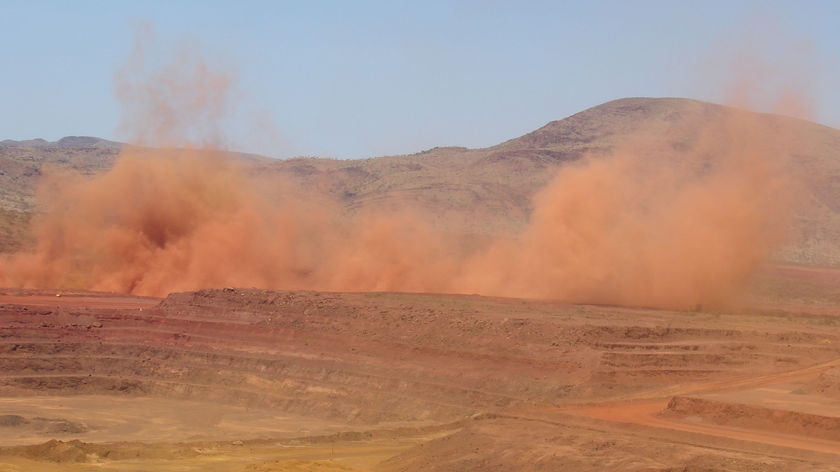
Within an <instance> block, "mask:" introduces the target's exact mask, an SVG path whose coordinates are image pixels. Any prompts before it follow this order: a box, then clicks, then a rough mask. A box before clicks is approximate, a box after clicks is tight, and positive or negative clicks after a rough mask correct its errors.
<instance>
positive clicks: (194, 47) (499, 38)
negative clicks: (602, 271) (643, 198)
mask: <svg viewBox="0 0 840 472" xmlns="http://www.w3.org/2000/svg"><path fill="white" fill-rule="evenodd" d="M0 21H2V28H0V45H2V46H0V47H2V65H0V103H2V110H3V112H2V114H0V140H1V139H29V138H35V137H42V138H45V139H48V140H55V139H58V138H60V137H62V136H66V135H93V136H99V137H104V138H108V139H116V140H126V139H129V136H126V135H125V132H123V131H121V130H119V129H118V125H119V123H120V116H121V115H120V103H119V101H118V100H117V99H116V98H115V93H114V75H115V72H116V71H117V70H119V69H120V68H121V67H123V66H124V65H125V64H126V63H127V61H128V60H129V57H130V56H131V52H132V50H133V47H134V46H133V44H134V41H135V37H136V31H137V29H138V26H139V25H144V24H145V25H148V26H149V27H151V28H152V29H153V30H154V32H155V38H156V39H155V40H154V44H152V45H149V48H148V52H149V54H158V55H161V58H160V59H159V60H160V61H162V62H165V61H167V60H168V58H167V57H164V56H167V55H171V54H172V50H174V49H176V45H183V44H185V43H188V44H189V45H190V47H189V48H190V51H194V52H195V54H197V55H201V56H203V57H205V58H207V60H208V62H210V63H211V64H212V65H213V67H220V68H223V69H225V70H226V71H228V72H229V73H230V74H232V76H233V77H234V78H235V93H234V95H233V96H234V97H235V103H234V104H233V106H232V108H231V112H230V114H229V116H228V118H227V119H226V120H225V121H224V122H223V128H224V130H225V139H226V141H225V142H226V145H227V146H228V147H229V148H231V149H237V150H244V151H250V152H257V153H262V154H266V155H272V156H276V157H290V156H295V155H317V156H323V157H339V158H356V157H372V156H377V155H385V154H403V153H413V152H417V151H421V150H424V149H428V148H431V147H434V146H447V145H458V146H468V147H483V146H490V145H494V144H497V143H499V142H502V141H504V140H507V139H510V138H514V137H516V136H519V135H521V134H524V133H526V132H529V131H532V130H534V129H536V128H538V127H540V126H542V125H544V124H545V123H547V122H549V121H552V120H556V119H561V118H564V117H566V116H569V115H571V114H574V113H576V112H578V111H581V110H583V109H586V108H589V107H591V106H595V105H598V104H600V103H603V102H605V101H608V100H612V99H615V98H621V97H627V96H654V97H660V96H682V97H690V98H699V99H705V100H711V101H715V102H719V103H722V102H726V101H728V100H729V98H730V95H731V87H730V85H729V84H730V83H731V82H733V81H734V82H738V80H737V78H738V77H736V76H739V74H740V76H741V77H740V78H741V79H743V78H744V77H743V73H734V72H733V69H735V68H738V66H739V65H743V64H749V68H750V71H749V72H748V73H747V74H746V75H747V76H748V77H747V78H748V82H747V84H746V85H745V84H744V83H743V81H742V82H740V85H742V86H745V87H746V88H747V89H748V90H751V91H755V92H756V94H758V95H762V94H763V95H762V96H763V98H764V99H765V100H766V101H767V103H770V102H771V101H772V98H768V97H767V96H768V95H773V94H774V93H777V92H778V90H779V89H785V90H786V91H788V92H789V91H790V90H788V89H791V88H792V89H795V93H796V94H797V95H801V100H803V101H804V103H805V104H807V105H808V106H806V108H805V110H804V112H802V113H801V114H802V115H803V116H805V117H807V118H809V119H812V120H814V121H818V122H821V123H823V124H827V125H829V126H833V127H840V86H838V84H840V28H838V27H837V25H838V21H840V2H838V1H836V0H833V1H824V2H820V1H807V0H804V1H789V0H788V1H769V0H768V1H747V0H742V1H738V0H727V1H713V0H696V1H695V0H683V1H674V0H671V1H646V0H625V1H560V0H555V1H528V0H519V1H514V0H509V1H490V0H488V1H467V0H464V1H456V0H452V1H435V0H426V1H414V0H412V1H395V0H392V1H363V0H356V1H351V0H346V1H318V0H309V1H307V0H299V1H280V0H277V1H247V0H245V1H235V2H234V1H232V0H228V1H211V0H203V1H198V0H196V1H188V0H170V1H144V2H140V1H119V0H101V1H93V0H87V1H78V0H76V1H67V0H60V1H39V0H21V1H17V0H0ZM755 105H756V106H757V107H759V108H761V107H763V106H765V105H767V104H766V103H764V104H762V102H756V103H755ZM767 106H769V105H767Z"/></svg>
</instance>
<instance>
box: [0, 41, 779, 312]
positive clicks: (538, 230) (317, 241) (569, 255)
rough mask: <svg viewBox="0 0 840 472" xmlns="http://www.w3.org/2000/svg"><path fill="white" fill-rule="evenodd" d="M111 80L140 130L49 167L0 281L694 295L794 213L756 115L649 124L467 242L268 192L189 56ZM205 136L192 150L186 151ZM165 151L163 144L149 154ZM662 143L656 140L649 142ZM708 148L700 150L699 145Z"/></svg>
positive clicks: (704, 300) (158, 291) (223, 102)
mask: <svg viewBox="0 0 840 472" xmlns="http://www.w3.org/2000/svg"><path fill="white" fill-rule="evenodd" d="M148 67H149V66H148V64H146V63H145V62H144V57H143V49H142V47H138V49H137V51H136V53H135V56H134V58H133V59H132V61H131V62H130V63H129V65H128V66H127V67H126V69H124V70H122V71H120V73H119V74H118V75H117V82H118V86H117V90H118V94H119V95H120V98H121V99H122V100H123V102H124V104H125V109H126V113H127V116H129V117H130V119H127V120H125V122H124V126H127V127H130V128H131V129H133V130H134V132H135V134H136V141H137V142H139V143H140V144H144V145H154V146H157V147H159V148H158V149H153V148H151V147H139V146H137V147H126V148H125V150H124V152H123V153H122V155H121V156H120V158H119V160H118V161H117V162H116V164H115V166H114V167H113V169H112V170H110V171H109V172H107V173H106V174H103V175H99V176H95V177H91V178H82V177H68V176H56V177H54V178H53V179H51V180H48V181H47V182H46V184H45V185H44V187H43V189H42V191H41V203H42V205H43V207H44V209H45V213H44V214H43V215H42V216H41V217H39V218H38V220H37V222H36V225H35V227H34V232H35V236H36V239H37V245H36V247H35V249H34V250H33V251H31V252H27V253H21V254H16V255H12V256H9V257H7V258H6V259H4V260H3V265H2V268H3V273H2V274H0V282H2V283H3V284H4V285H13V286H21V287H50V288H80V289H91V290H101V291H115V292H128V293H134V294H140V295H154V296H163V295H166V294H167V293H170V292H175V291H185V290H195V289H200V288H207V287H224V286H245V287H263V288H275V289H311V290H330V291H412V292H450V293H479V294H484V295H499V296H511V297H536V298H551V299H563V300H568V301H573V302H589V303H613V304H633V305H645V306H658V307H675V308H693V307H695V306H696V305H698V304H702V305H705V306H712V305H719V304H722V303H725V302H726V301H728V300H730V299H731V297H732V296H733V295H735V294H737V292H738V291H739V290H740V289H741V287H743V285H744V283H745V282H746V280H747V278H748V277H749V276H750V274H751V273H752V272H753V271H754V270H755V269H756V268H757V267H758V266H759V265H760V264H761V263H762V262H764V261H766V260H767V258H768V256H769V255H770V254H771V251H772V250H773V248H774V247H775V246H776V245H777V244H778V243H779V242H780V241H781V240H782V238H783V236H784V228H785V227H786V224H787V220H788V217H789V215H790V212H791V208H792V199H791V198H790V195H791V184H790V182H788V181H787V178H786V173H785V172H784V166H785V162H784V159H782V156H783V155H784V153H783V152H781V150H780V147H779V146H777V143H776V142H775V141H774V140H773V139H769V138H768V136H766V134H764V133H760V132H759V131H758V130H759V128H761V126H760V124H759V123H758V122H757V120H759V118H756V116H755V115H750V114H746V113H744V114H741V113H738V112H733V113H732V114H731V115H729V116H727V117H726V119H725V120H723V121H724V122H723V123H717V124H715V125H714V127H713V128H709V129H705V128H701V129H700V130H699V131H698V132H697V134H696V136H694V137H693V142H692V144H691V149H692V151H691V153H690V154H691V157H690V159H689V160H687V161H679V162H678V161H677V160H675V159H669V158H668V156H661V155H658V154H656V152H653V151H651V153H650V154H648V151H647V150H648V149H652V148H654V147H655V145H656V142H657V139H659V137H657V136H651V137H650V138H649V139H648V138H647V137H638V138H637V139H635V140H634V141H633V142H630V143H624V144H622V145H619V146H617V150H616V151H615V153H614V154H613V155H611V156H606V157H604V156H598V157H590V158H587V159H584V160H583V161H581V162H580V163H577V164H572V165H569V166H567V167H565V168H563V169H562V170H561V171H560V173H559V174H558V175H557V177H556V178H555V179H554V181H553V182H552V183H551V184H550V185H548V186H547V187H546V188H545V189H543V190H542V191H541V192H539V193H538V194H537V195H536V196H535V197H534V210H533V213H532V215H531V219H530V224H529V225H528V227H527V229H525V230H524V231H523V232H522V233H521V234H520V235H518V236H517V237H516V238H513V239H511V238H509V237H508V238H499V239H498V240H497V241H491V242H490V243H488V244H486V245H482V247H481V249H473V250H471V251H467V250H462V249H459V248H463V247H467V245H464V244H461V241H457V240H455V239H454V238H452V237H450V236H447V235H444V234H442V233H441V232H440V231H438V230H436V229H435V228H434V227H432V226H431V225H429V224H427V223H426V221H425V220H424V219H422V218H419V217H413V216H412V213H411V212H410V211H405V212H401V213H400V214H399V215H398V216H397V215H395V214H393V213H387V214H386V213H376V212H371V213H369V214H365V215H362V216H356V217H354V218H352V219H351V218H349V217H347V216H345V215H343V214H342V213H341V212H339V211H338V210H337V208H338V206H337V205H334V206H333V205H329V204H325V203H324V202H306V201H298V200H294V199H293V198H287V199H285V200H284V201H283V202H280V203H278V202H276V201H274V200H271V201H270V200H269V199H268V198H266V197H264V196H262V195H261V194H260V193H259V192H258V191H257V190H255V189H256V188H258V187H259V186H257V185H252V184H251V182H250V181H249V178H248V177H247V175H246V173H245V172H244V171H243V170H242V169H240V168H239V167H238V166H237V164H236V163H235V162H232V161H230V160H228V159H226V158H225V157H224V156H225V155H224V153H222V152H219V151H213V150H209V149H207V148H208V147H218V146H219V144H220V143H221V142H223V139H222V137H221V136H220V133H219V131H220V128H221V126H220V125H219V120H220V119H221V118H222V117H223V116H224V115H225V113H227V111H228V107H229V104H230V101H231V93H232V92H231V91H232V84H233V80H232V78H231V76H230V75H229V74H224V73H219V72H218V71H216V70H214V68H213V67H211V66H209V65H208V64H206V63H204V62H202V61H200V60H197V59H196V58H195V56H194V55H191V54H188V53H187V51H184V52H182V53H179V54H177V57H176V60H174V61H173V62H172V63H171V64H168V65H164V66H163V67H162V68H159V69H155V70H153V71H152V72H148V71H146V69H147V68H148ZM197 143H198V144H201V145H202V146H200V147H199V146H197ZM160 147H163V148H165V149H160ZM660 149H661V148H660ZM710 156H711V157H710Z"/></svg>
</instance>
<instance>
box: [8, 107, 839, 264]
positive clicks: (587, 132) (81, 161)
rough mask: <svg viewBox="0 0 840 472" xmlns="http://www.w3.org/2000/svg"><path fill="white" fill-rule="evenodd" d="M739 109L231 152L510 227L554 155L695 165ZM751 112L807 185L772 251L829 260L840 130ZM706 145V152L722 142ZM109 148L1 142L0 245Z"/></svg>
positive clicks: (110, 157)
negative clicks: (387, 148)
mask: <svg viewBox="0 0 840 472" xmlns="http://www.w3.org/2000/svg"><path fill="white" fill-rule="evenodd" d="M747 115H749V116H758V115H755V114H752V113H751V112H745V111H741V110H736V109H732V108H728V107H724V106H720V105H714V104H710V103H705V102H700V101H695V100H688V99H679V98H656V99H654V98H627V99H621V100H615V101H611V102H608V103H605V104H602V105H599V106H596V107H593V108H590V109H587V110H584V111H582V112H580V113H577V114H575V115H572V116H570V117H568V118H565V119H562V120H558V121H553V122H551V123H548V124H546V125H545V126H543V127H542V128H540V129H538V130H536V131H534V132H531V133H528V134H526V135H524V136H521V137H518V138H515V139H511V140H509V141H505V142H503V143H501V144H499V145H496V146H493V147H489V148H484V149H466V148H457V147H445V148H434V149H430V150H427V151H423V152H419V153H417V154H412V155H405V156H386V157H376V158H370V159H363V160H346V161H342V160H332V159H318V158H296V159H288V160H274V159H269V158H262V157H259V156H247V155H240V154H233V156H234V157H235V158H237V159H238V160H240V161H242V162H243V163H244V164H245V165H246V167H247V169H249V172H250V174H251V175H252V176H254V177H255V179H257V182H258V185H259V186H260V187H262V188H265V189H267V191H268V192H270V193H272V198H277V199H281V198H289V197H290V196H294V197H295V198H315V197H323V196H328V197H330V198H331V199H334V200H336V201H338V202H339V204H340V205H341V206H342V207H343V208H344V210H345V211H346V212H349V213H354V212H358V211H362V210H364V209H368V208H386V209H400V208H403V207H404V206H406V205H411V206H412V207H416V208H419V209H420V211H423V212H424V213H425V214H426V215H427V218H428V219H429V220H430V221H431V222H432V223H433V224H435V225H436V226H437V227H439V228H443V229H446V230H449V231H452V232H456V233H467V234H476V235H489V234H508V235H510V234H514V233H515V232H516V231H517V230H519V229H521V228H522V227H523V226H524V225H525V224H526V222H527V220H528V217H529V214H530V212H531V209H532V207H531V198H532V196H533V195H534V194H535V193H536V192H537V191H538V190H539V189H540V188H542V187H543V186H544V185H545V184H546V183H547V182H549V181H550V180H551V179H552V178H553V177H554V175H555V174H556V173H557V171H558V170H559V169H560V168H561V167H563V166H564V165H566V164H568V163H570V162H573V161H575V160H578V159H580V158H581V157H583V156H586V155H592V156H602V155H607V154H609V153H612V152H613V151H615V150H616V149H617V148H620V147H622V146H624V145H627V144H628V143H630V144H632V143H634V141H638V140H639V136H645V140H644V144H643V147H641V148H640V151H639V152H643V153H644V155H645V156H646V158H648V157H649V158H650V159H651V160H652V162H657V161H655V160H656V159H666V160H669V161H673V162H679V163H680V165H691V166H698V167H702V165H703V163H702V162H694V161H696V160H697V157H696V155H697V149H696V146H697V143H698V142H700V140H701V138H702V136H701V133H703V131H702V130H704V129H708V128H709V127H714V126H717V124H718V123H721V122H724V121H726V120H728V119H731V118H732V117H735V116H747ZM758 117H759V122H760V123H761V130H757V131H756V133H759V134H760V133H768V135H773V136H779V134H780V133H783V134H784V136H785V140H784V142H785V146H786V149H785V152H787V153H789V155H790V156H791V158H792V160H791V163H790V172H792V173H793V174H795V175H796V176H797V177H798V178H800V179H801V180H802V182H803V185H802V189H801V191H802V192H804V193H805V194H806V196H805V198H804V206H803V207H802V208H801V209H800V210H799V211H798V212H797V216H796V221H795V222H794V224H793V227H792V236H793V240H792V243H791V244H790V245H789V247H787V248H786V249H785V250H784V251H782V253H781V257H783V259H784V260H787V261H791V262H799V263H809V264H820V265H840V131H838V130H835V129H832V128H828V127H825V126H821V125H818V124H815V123H810V122H807V121H802V120H796V119H792V118H786V117H781V116H775V115H760V116H758ZM724 145H725V143H723V142H722V143H720V146H724ZM707 147H708V149H705V148H704V152H705V153H706V154H708V155H713V154H715V153H717V152H720V151H721V149H722V148H717V147H715V146H707ZM120 149H121V145H120V144H119V143H113V142H109V141H104V140H99V139H97V138H86V137H68V138H63V139H61V140H59V141H58V142H55V143H48V142H46V141H43V140H30V141H9V140H7V141H2V142H0V212H2V213H0V215H2V221H0V228H1V229H0V249H2V250H6V251H10V250H15V249H18V248H20V247H22V246H23V245H25V244H26V236H25V235H26V232H25V231H24V230H23V226H22V225H24V224H25V223H26V221H28V220H29V218H30V215H31V214H32V212H34V211H36V206H35V191H36V188H37V185H38V182H39V181H40V179H41V178H42V176H43V174H44V173H45V172H50V169H54V168H55V169H70V170H74V171H77V172H80V173H82V174H88V175H90V174H95V173H98V172H103V171H105V170H107V169H108V168H110V166H112V165H113V163H114V161H115V159H116V158H117V156H118V154H119V151H120ZM692 156H693V157H692ZM692 160H694V161H692ZM281 181H282V184H281V183H279V182H281ZM593 191H596V189H593Z"/></svg>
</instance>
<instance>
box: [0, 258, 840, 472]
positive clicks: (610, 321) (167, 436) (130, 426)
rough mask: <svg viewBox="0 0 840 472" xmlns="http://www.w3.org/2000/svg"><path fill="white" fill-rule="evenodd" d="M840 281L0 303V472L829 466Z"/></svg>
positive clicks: (41, 296)
mask: <svg viewBox="0 0 840 472" xmlns="http://www.w3.org/2000/svg"><path fill="white" fill-rule="evenodd" d="M838 281H840V273H838V272H837V271H834V270H830V269H813V268H803V267H780V268H775V269H773V270H769V271H767V272H766V273H765V274H764V275H763V276H762V277H761V278H759V279H758V280H757V282H756V283H755V284H754V286H753V287H752V295H751V296H750V297H747V298H745V300H744V301H743V303H741V304H740V305H738V306H735V307H733V308H730V309H727V310H722V311H672V310H653V309H645V308H628V307H612V306H591V305H572V304H568V303H560V302H550V301H533V300H530V301H529V300H517V299H500V298H487V297H479V296H464V295H433V294H395V293H316V292H277V291H266V290H257V289H247V290H246V289H233V288H228V289H220V290H203V291H199V292H194V293H180V294H173V295H170V296H169V297H167V298H165V299H163V300H160V299H153V298H138V297H132V296H125V295H115V294H105V293H83V292H55V291H49V292H47V291H22V290H11V289H9V290H5V291H2V293H0V366H2V369H0V445H2V447H0V471H24V470H34V471H38V470H94V469H95V470H113V471H128V470H138V471H139V470H172V471H175V470H179V471H180V470H236V471H245V470H250V471H279V470H381V471H397V470H400V471H415V470H416V471H421V470H424V471H425V470H441V471H444V470H445V471H467V470H577V471H587V470H592V471H594V470H626V471H677V470H680V471H707V470H731V471H741V470H756V471H757V470H770V471H791V470H793V471H797V470H801V471H806V470H808V471H812V470H840V432H839V431H840V310H838V307H840V298H838V294H840V289H838V288H837V287H838V285H840V284H838Z"/></svg>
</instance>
